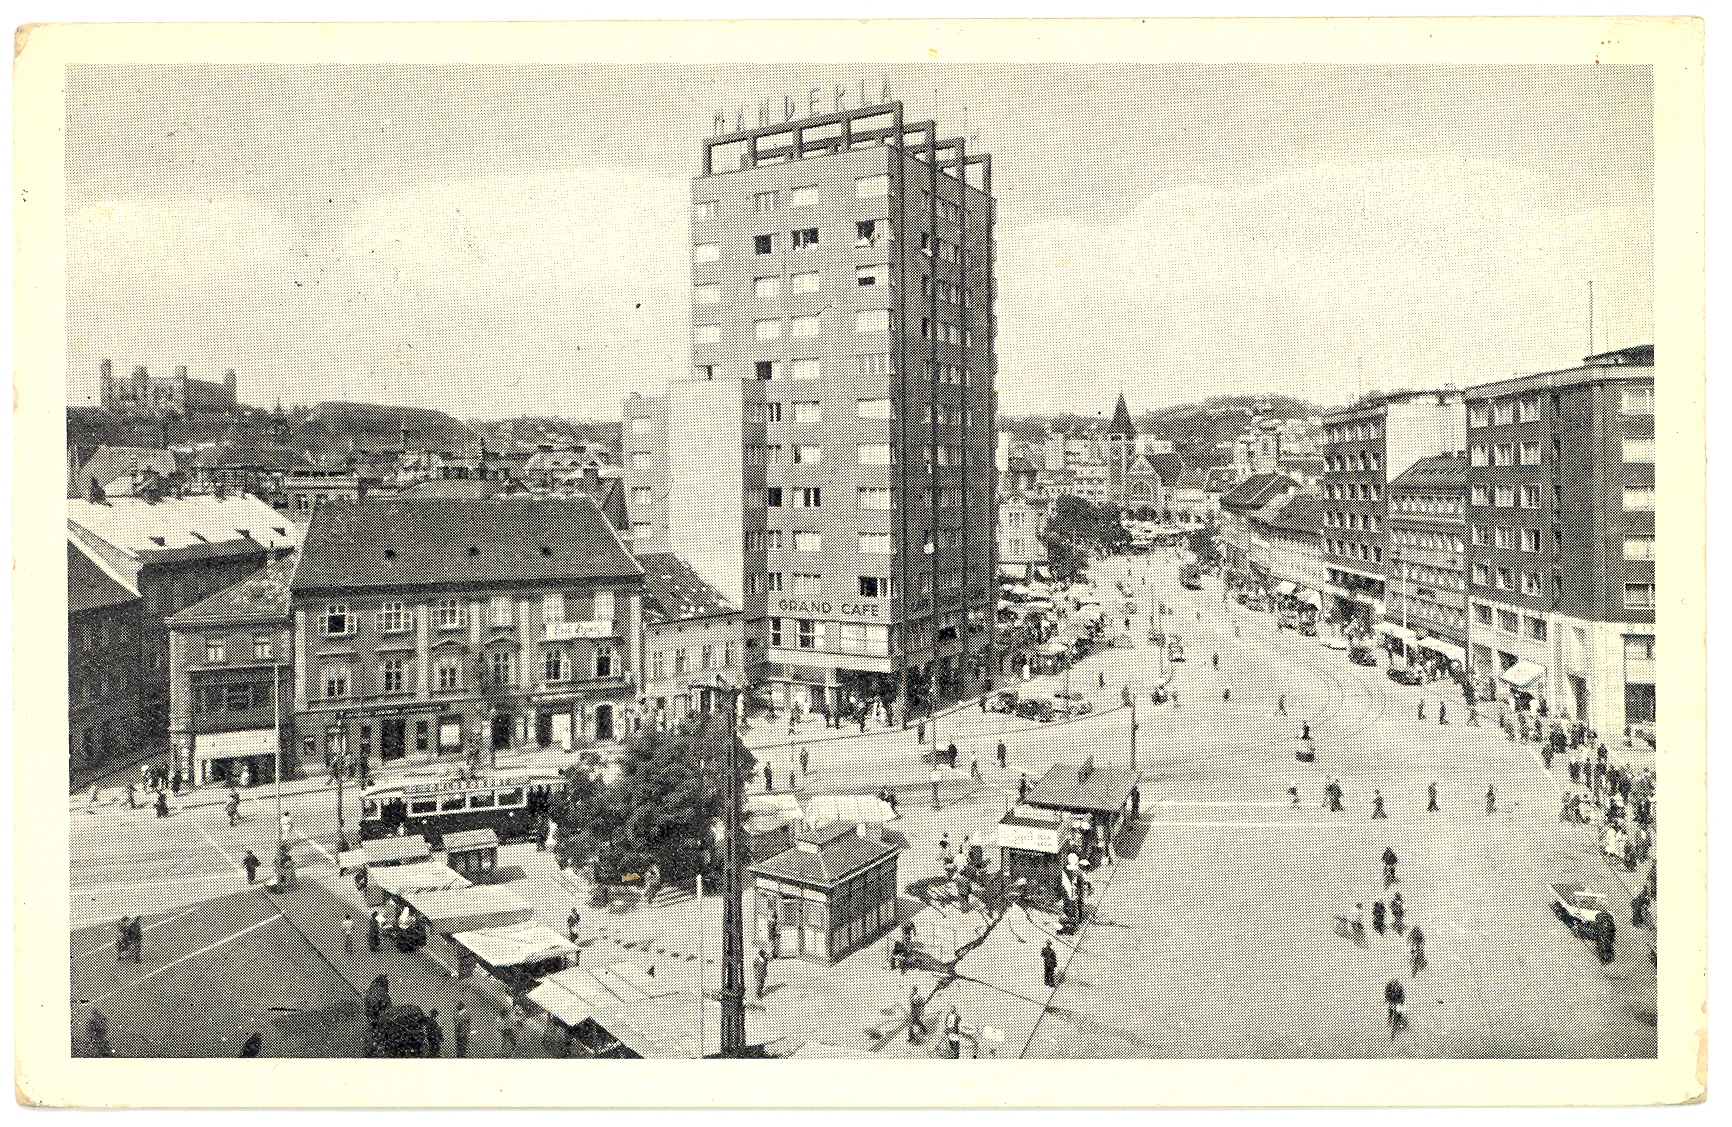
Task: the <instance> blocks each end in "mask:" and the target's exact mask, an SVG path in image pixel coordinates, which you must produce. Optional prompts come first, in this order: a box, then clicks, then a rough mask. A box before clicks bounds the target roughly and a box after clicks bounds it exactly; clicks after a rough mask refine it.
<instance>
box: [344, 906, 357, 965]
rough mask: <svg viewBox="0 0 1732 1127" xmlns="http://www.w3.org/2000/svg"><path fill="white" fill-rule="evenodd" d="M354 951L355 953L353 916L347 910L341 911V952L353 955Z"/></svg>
mask: <svg viewBox="0 0 1732 1127" xmlns="http://www.w3.org/2000/svg"><path fill="white" fill-rule="evenodd" d="M354 953H355V917H354V916H351V915H350V914H349V913H347V912H344V913H343V954H345V955H353V954H354Z"/></svg>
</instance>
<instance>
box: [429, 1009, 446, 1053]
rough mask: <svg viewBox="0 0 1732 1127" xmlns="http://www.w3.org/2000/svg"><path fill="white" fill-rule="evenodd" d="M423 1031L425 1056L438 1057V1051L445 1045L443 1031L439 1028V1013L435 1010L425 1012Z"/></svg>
mask: <svg viewBox="0 0 1732 1127" xmlns="http://www.w3.org/2000/svg"><path fill="white" fill-rule="evenodd" d="M425 1029H426V1033H427V1055H428V1056H430V1057H436V1056H438V1055H439V1050H440V1049H441V1048H443V1047H444V1045H445V1030H444V1029H442V1028H440V1026H439V1011H438V1010H437V1009H431V1010H428V1011H427V1020H426V1022H425Z"/></svg>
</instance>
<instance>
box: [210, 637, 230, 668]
mask: <svg viewBox="0 0 1732 1127" xmlns="http://www.w3.org/2000/svg"><path fill="white" fill-rule="evenodd" d="M204 659H205V661H206V662H207V663H208V664H211V665H217V664H220V663H222V662H225V661H227V660H228V648H227V646H226V645H225V643H224V641H223V639H221V638H206V639H205V640H204Z"/></svg>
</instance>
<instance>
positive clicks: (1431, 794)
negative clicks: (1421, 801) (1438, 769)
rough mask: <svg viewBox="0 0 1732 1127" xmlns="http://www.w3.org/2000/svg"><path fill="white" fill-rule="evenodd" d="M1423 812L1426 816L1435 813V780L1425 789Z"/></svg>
mask: <svg viewBox="0 0 1732 1127" xmlns="http://www.w3.org/2000/svg"><path fill="white" fill-rule="evenodd" d="M1425 812H1426V813H1427V814H1435V813H1437V781H1436V780H1435V779H1434V780H1433V781H1432V782H1431V783H1430V784H1429V785H1428V786H1427V787H1426V788H1425Z"/></svg>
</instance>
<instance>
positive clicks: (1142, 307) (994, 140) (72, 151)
mask: <svg viewBox="0 0 1732 1127" xmlns="http://www.w3.org/2000/svg"><path fill="white" fill-rule="evenodd" d="M861 79H865V80H866V82H867V85H868V90H869V92H870V93H871V94H873V95H874V100H875V96H876V94H877V93H878V91H879V90H880V89H881V88H882V85H883V83H884V81H885V80H886V79H888V81H889V83H890V86H891V88H892V90H893V92H894V94H895V95H896V96H897V97H899V98H901V99H902V100H904V101H905V102H906V103H907V104H908V110H909V116H911V117H926V116H931V115H933V113H934V112H936V114H937V116H938V119H939V121H940V125H941V129H943V130H944V131H945V132H946V133H960V132H962V131H963V126H962V121H963V114H964V107H966V112H967V133H968V134H969V135H971V138H974V139H975V140H974V141H973V142H972V145H973V146H974V147H982V148H985V149H986V150H987V151H989V152H991V153H992V154H993V183H994V188H995V192H996V195H997V196H998V199H999V219H1000V223H999V232H998V246H999V292H1000V299H999V341H998V350H999V373H1000V375H999V388H1000V404H1001V407H1002V409H1003V410H1005V411H1007V412H1013V413H1014V412H1020V411H1026V410H1031V409H1054V408H1061V407H1062V408H1067V409H1072V410H1077V411H1081V412H1091V411H1110V410H1111V407H1112V403H1113V399H1114V397H1115V396H1116V394H1117V392H1118V390H1119V389H1120V388H1122V389H1123V390H1124V392H1125V394H1126V396H1127V398H1128V399H1129V400H1130V403H1131V406H1132V407H1133V409H1136V410H1141V409H1144V408H1154V407H1160V406H1164V405H1166V404H1170V403H1174V402H1184V401H1189V400H1194V399H1197V398H1200V397H1202V396H1204V395H1207V394H1216V393H1234V392H1243V391H1255V390H1268V391H1275V392H1284V393H1290V394H1296V395H1304V396H1308V397H1310V398H1312V399H1315V400H1318V401H1321V402H1325V403H1328V402H1337V401H1340V400H1343V399H1346V398H1349V397H1351V396H1353V395H1355V394H1357V393H1358V392H1359V391H1361V390H1363V389H1364V388H1366V387H1391V386H1397V385H1399V386H1416V385H1426V384H1432V385H1435V384H1439V383H1443V382H1445V381H1454V382H1455V383H1457V384H1463V385H1465V384H1468V383H1473V382H1477V381H1480V380H1485V379H1495V378H1499V377H1502V376H1507V375H1509V374H1510V373H1512V372H1516V371H1532V370H1541V369H1546V368H1553V367H1563V366H1567V365H1569V364H1571V363H1574V362H1575V361H1576V360H1577V359H1579V358H1580V357H1581V356H1582V355H1584V354H1585V352H1586V349H1587V344H1588V340H1587V332H1588V330H1587V292H1586V291H1587V283H1588V280H1589V279H1593V280H1594V283H1595V285H1594V297H1595V308H1596V322H1597V325H1598V330H1597V333H1596V344H1597V345H1598V346H1599V347H1600V348H1612V347H1620V346H1624V345H1630V344H1639V343H1648V342H1650V341H1651V340H1652V333H1653V311H1652V305H1653V286H1654V282H1653V249H1652V244H1653V147H1652V119H1653V105H1652V87H1651V81H1650V76H1649V72H1648V70H1647V69H1646V68H1625V67H1611V66H1604V67H1593V66H1577V67H1517V68H1504V67H1500V68H1482V67H1419V68H1410V67H1403V68H1375V67H1277V68H1248V67H1222V66H1198V67H1101V66H1090V67H1086V68H1083V67H1077V68H1066V67H1046V66H1042V67H1022V66H1019V67H999V68H978V67H959V66H942V65H938V64H934V65H932V66H930V67H921V68H894V69H891V70H890V71H889V72H888V73H886V72H885V70H884V69H883V68H882V67H875V66H871V65H862V66H860V67H856V68H852V69H850V68H845V67H835V66H828V65H823V66H813V67H809V68H806V67H779V68H765V67H730V68H713V67H670V68H663V69H650V68H643V67H631V68H620V67H603V66H591V65H585V66H581V67H571V68H563V67H481V66H471V67H402V68H393V67H376V66H356V67H296V68H283V67H250V68H220V67H136V68H135V67H127V68H118V67H104V68H88V67H87V68H73V69H72V70H71V71H70V72H69V75H68V92H67V106H68V110H67V115H68V121H67V126H68V129H67V151H68V157H67V176H68V191H69V198H68V228H67V250H68V255H67V257H68V269H69V278H68V307H69V316H70V324H69V325H68V333H69V370H68V373H67V379H68V385H67V386H68V395H69V398H70V401H71V402H73V403H75V404H76V403H80V402H87V401H90V399H91V398H92V397H93V395H94V391H95V384H96V369H97V361H98V360H99V359H101V358H102V357H105V356H106V357H113V358H114V360H115V362H116V368H117V370H119V371H122V372H125V371H130V369H131V365H132V364H134V363H147V364H149V365H150V366H151V368H152V370H153V371H168V370H170V369H171V366H172V365H174V364H176V363H185V364H188V365H189V366H190V367H191V369H192V371H193V374H195V375H205V376H214V375H215V374H217V373H218V372H220V370H221V369H222V368H226V367H233V368H235V369H236V370H237V371H238V372H239V374H240V389H241V396H242V398H243V399H245V400H247V401H250V402H254V403H258V404H261V405H265V406H269V405H270V404H271V403H272V402H273V401H274V400H275V399H276V398H277V397H278V396H281V397H282V398H283V400H284V401H285V402H309V403H310V402H316V401H318V400H320V399H338V398H342V399H362V400H370V401H375V402H386V403H405V404H421V405H425V406H431V407H437V408H440V409H443V410H447V411H450V412H451V413H453V414H457V415H459V416H469V415H479V416H482V417H497V416H501V415H507V414H515V413H519V412H523V413H552V414H563V415H568V416H578V417H590V418H612V417H617V415H618V411H619V398H620V396H621V395H622V394H623V393H625V392H627V391H632V390H636V391H642V392H645V393H651V392H654V391H656V390H658V389H659V388H661V387H662V386H663V385H664V384H665V383H666V381H667V380H668V378H669V377H670V376H680V375H684V374H686V373H687V372H688V371H689V370H690V366H691V355H690V344H689V327H688V322H689V313H690V308H691V304H690V294H689V286H690V272H689V265H688V264H689V261H690V252H689V250H688V233H687V224H688V214H689V200H690V194H689V188H688V187H687V183H688V181H689V178H690V177H691V175H692V174H693V172H695V171H696V168H697V161H698V141H699V139H700V138H701V137H703V136H706V135H707V134H708V133H709V132H710V129H711V120H712V116H713V114H714V113H715V112H716V111H718V110H726V111H728V112H729V113H730V114H731V113H732V112H733V111H734V110H736V109H737V108H738V107H740V106H742V105H743V106H745V107H747V113H748V117H753V116H754V115H755V110H754V109H753V107H755V106H756V105H757V103H758V102H759V101H760V100H762V99H764V98H774V99H775V100H776V101H777V102H778V104H779V102H780V99H781V96H782V95H783V93H785V92H791V93H796V94H797V95H798V96H799V97H802V98H804V97H805V94H806V92H807V91H808V90H809V89H810V88H812V87H815V86H822V87H825V88H826V90H828V89H830V88H833V86H834V85H835V84H837V83H845V84H847V85H848V86H849V87H850V89H851V90H852V91H853V94H851V96H850V99H849V103H848V104H850V105H853V104H855V103H856V102H857V101H858V97H857V95H858V89H859V82H860V80H861ZM935 90H936V95H935V94H934V91H935ZM1361 367H1363V371H1364V379H1363V382H1362V381H1361V378H1360V375H1359V373H1360V370H1361Z"/></svg>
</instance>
